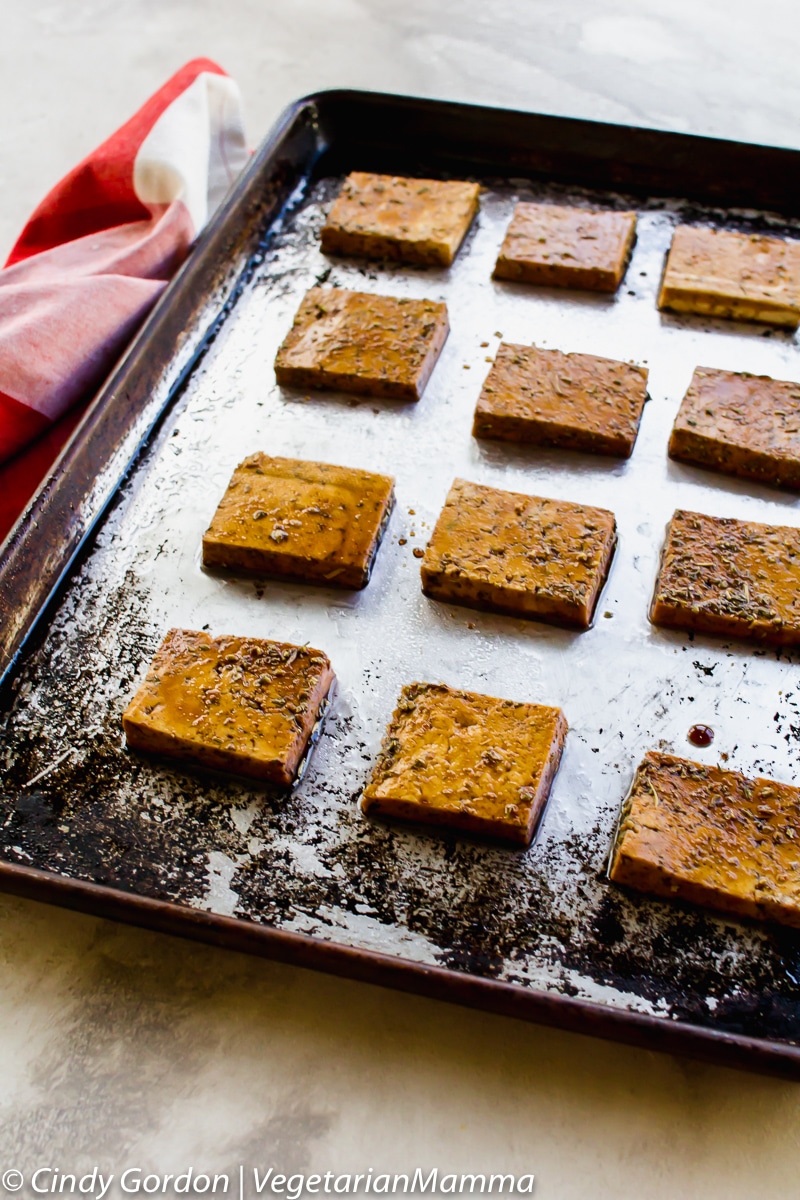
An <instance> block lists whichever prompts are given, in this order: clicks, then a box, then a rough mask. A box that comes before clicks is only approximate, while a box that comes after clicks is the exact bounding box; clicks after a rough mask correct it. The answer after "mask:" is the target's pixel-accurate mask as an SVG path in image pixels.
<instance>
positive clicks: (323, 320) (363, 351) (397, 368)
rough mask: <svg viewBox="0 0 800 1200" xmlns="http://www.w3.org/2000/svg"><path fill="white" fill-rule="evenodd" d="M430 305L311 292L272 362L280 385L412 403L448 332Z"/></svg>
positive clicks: (436, 305)
mask: <svg viewBox="0 0 800 1200" xmlns="http://www.w3.org/2000/svg"><path fill="white" fill-rule="evenodd" d="M449 328H450V327H449V325H448V322H447V307H446V305H444V304H442V303H441V302H440V301H437V300H407V299H400V300H397V299H395V298H394V297H392V296H373V295H371V294H370V293H368V292H348V291H346V290H345V289H344V288H312V289H311V291H309V292H306V295H305V298H304V300H303V303H302V304H301V305H300V308H299V309H298V310H297V316H296V317H295V319H294V324H293V325H292V328H291V329H290V330H289V332H288V333H287V335H286V337H285V339H284V342H283V345H282V346H281V348H280V350H279V351H278V357H277V358H276V359H275V374H276V376H277V379H278V383H280V384H282V385H283V386H285V387H297V388H335V389H336V390H337V391H340V392H353V393H355V394H357V395H364V396H382V397H386V398H388V399H390V400H419V398H420V396H421V395H422V393H423V391H424V390H425V384H426V383H427V382H428V379H429V377H430V374H431V371H432V370H433V368H434V366H435V365H436V360H437V359H438V357H439V355H440V354H441V351H442V346H443V345H444V343H445V339H446V338H447V334H448V332H449Z"/></svg>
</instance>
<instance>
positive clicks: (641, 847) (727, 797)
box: [610, 752, 800, 927]
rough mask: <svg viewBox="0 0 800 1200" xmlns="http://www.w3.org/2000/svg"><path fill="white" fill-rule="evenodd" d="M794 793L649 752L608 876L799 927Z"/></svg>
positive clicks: (798, 795) (799, 821)
mask: <svg viewBox="0 0 800 1200" xmlns="http://www.w3.org/2000/svg"><path fill="white" fill-rule="evenodd" d="M799 827H800V789H799V788H796V787H790V786H789V785H788V784H785V783H775V782H774V780H771V779H748V778H747V777H746V776H745V775H740V774H739V773H738V771H723V770H722V769H721V768H720V767H706V766H703V765H702V764H701V763H697V762H690V761H687V760H685V759H682V758H673V757H672V756H671V755H669V754H658V753H652V752H651V753H650V754H647V755H645V758H644V761H643V762H642V763H641V765H640V766H639V769H638V770H637V772H636V777H635V778H634V781H633V787H632V788H631V791H630V794H629V796H628V798H627V800H626V801H625V806H624V809H623V813H622V820H621V822H620V826H619V832H618V834H617V838H616V842H615V845H614V849H613V851H612V859H611V871H610V875H611V878H612V879H613V880H614V882H615V883H622V884H626V885H627V886H628V887H632V888H636V889H638V890H639V891H642V892H649V893H651V894H652V895H655V896H664V897H666V898H667V899H670V900H672V899H677V900H688V901H689V902H690V903H692V904H700V905H702V906H703V907H705V908H712V909H717V910H718V911H720V912H726V913H733V914H735V915H736V916H739V917H755V918H756V919H758V920H764V921H779V922H780V923H781V924H784V925H793V926H795V927H798V926H800V846H799V845H798V843H800V834H798V828H799Z"/></svg>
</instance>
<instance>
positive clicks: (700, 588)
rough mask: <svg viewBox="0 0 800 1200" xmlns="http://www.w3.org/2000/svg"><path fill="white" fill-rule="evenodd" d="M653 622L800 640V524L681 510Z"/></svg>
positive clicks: (673, 524)
mask: <svg viewBox="0 0 800 1200" xmlns="http://www.w3.org/2000/svg"><path fill="white" fill-rule="evenodd" d="M650 620H651V621H652V622H653V624H654V625H668V626H673V627H675V628H676V629H691V630H697V631H698V632H699V633H717V634H722V635H726V636H732V637H741V638H747V639H750V640H753V641H761V642H768V643H770V644H771V645H775V646H794V645H800V529H793V528H789V527H787V526H784V525H758V524H755V523H754V522H751V521H735V520H734V519H733V518H732V517H706V516H704V515H703V514H702V513H693V512H685V511H684V510H682V509H679V510H678V511H677V512H676V513H675V514H674V516H673V518H672V520H671V521H670V523H669V525H668V526H667V537H666V541H665V543H664V549H663V550H662V552H661V568H660V571H659V574H658V579H657V581H656V590H655V595H654V597H653V603H652V607H651V609H650Z"/></svg>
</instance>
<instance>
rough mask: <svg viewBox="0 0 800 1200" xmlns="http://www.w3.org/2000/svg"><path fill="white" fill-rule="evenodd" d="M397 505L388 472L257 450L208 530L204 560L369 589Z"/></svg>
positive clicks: (237, 474)
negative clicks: (277, 456) (370, 579)
mask: <svg viewBox="0 0 800 1200" xmlns="http://www.w3.org/2000/svg"><path fill="white" fill-rule="evenodd" d="M393 503H394V480H393V479H392V478H391V476H389V475H375V474H373V473H372V472H370V471H358V470H355V469H353V468H351V467H334V466H329V465H328V464H327V463H317V462H304V461H302V460H300V459H296V458H272V457H270V456H269V455H267V454H251V455H250V457H249V458H246V459H245V460H244V462H242V463H240V464H239V466H238V467H237V468H236V470H235V471H234V473H233V477H232V479H231V481H230V483H229V484H228V487H227V490H226V491H225V495H224V496H223V497H222V500H221V501H220V503H219V507H218V508H217V511H216V512H215V513H214V517H213V519H212V521H211V524H210V526H209V528H208V529H207V530H206V532H205V534H204V535H203V565H204V566H206V567H224V568H227V569H229V570H232V571H244V572H253V573H257V574H260V575H271V576H273V577H276V578H279V579H300V580H303V581H304V582H306V583H322V584H328V585H330V586H333V587H343V588H362V587H366V585H367V583H368V582H369V576H370V571H371V569H372V563H373V561H374V558H375V555H376V554H377V551H378V546H379V544H380V540H381V537H382V536H383V531H384V529H385V527H386V524H387V522H388V519H389V515H390V513H391V509H392V505H393Z"/></svg>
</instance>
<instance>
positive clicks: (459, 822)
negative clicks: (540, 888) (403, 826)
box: [361, 683, 567, 846]
mask: <svg viewBox="0 0 800 1200" xmlns="http://www.w3.org/2000/svg"><path fill="white" fill-rule="evenodd" d="M566 733H567V722H566V720H565V718H564V714H563V713H562V711H561V709H560V708H548V707H545V706H544V705H541V704H517V703H515V702H514V701H513V700H497V699H495V698H494V697H493V696H482V695H478V694H476V693H475V692H461V691H457V690H455V689H454V688H449V687H445V686H444V685H443V684H432V683H412V684H409V685H408V686H407V687H404V688H403V690H402V692H401V695H400V700H399V703H398V706H397V708H396V710H395V713H394V716H393V717H392V721H391V724H390V725H389V728H388V730H387V733H386V738H385V739H384V743H383V749H382V751H381V754H380V757H379V759H378V762H377V764H376V766H375V770H374V771H373V774H372V778H371V779H370V782H369V784H368V785H367V787H366V788H365V789H364V794H363V796H362V799H361V807H362V809H363V811H364V812H368V813H380V814H382V815H383V816H388V817H399V818H401V819H405V820H408V821H422V822H425V823H427V824H431V825H444V826H448V827H449V828H451V829H457V830H462V831H464V832H466V833H477V834H484V835H486V836H488V837H493V838H500V839H502V840H503V841H507V842H511V843H514V844H517V845H522V846H527V845H528V844H529V843H530V841H531V838H532V837H533V834H534V831H535V829H536V825H537V823H538V820H539V817H540V815H541V812H542V810H543V808H544V806H545V804H546V803H547V797H548V795H549V793H550V787H551V784H552V781H553V778H554V776H555V773H556V771H557V770H558V764H559V761H560V759H561V750H562V747H563V745H564V738H565V737H566Z"/></svg>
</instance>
